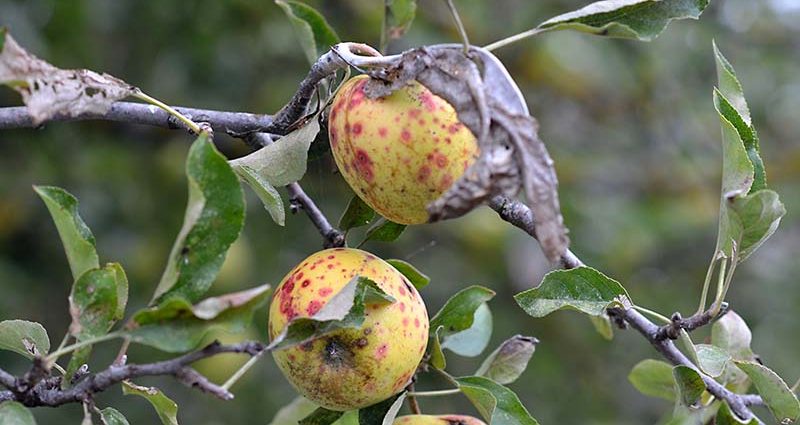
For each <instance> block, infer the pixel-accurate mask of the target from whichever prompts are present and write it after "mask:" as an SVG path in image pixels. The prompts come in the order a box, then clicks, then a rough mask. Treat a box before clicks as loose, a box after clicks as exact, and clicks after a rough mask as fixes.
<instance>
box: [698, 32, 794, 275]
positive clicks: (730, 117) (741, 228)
mask: <svg viewBox="0 0 800 425" xmlns="http://www.w3.org/2000/svg"><path fill="white" fill-rule="evenodd" d="M714 55H715V58H716V63H717V75H718V79H719V88H718V89H716V90H715V91H714V106H715V107H716V109H717V113H718V114H719V119H720V124H721V126H722V142H723V166H722V201H721V203H720V220H719V236H718V238H717V250H718V251H721V252H722V253H723V254H725V256H727V257H729V258H730V257H733V256H734V254H735V255H736V256H737V258H738V261H744V260H746V259H747V257H749V256H750V254H752V253H753V252H754V251H755V250H756V249H758V247H759V246H761V244H763V243H764V241H766V240H767V238H769V237H770V236H772V234H773V233H775V230H777V228H778V225H779V224H780V221H781V218H782V217H783V216H784V215H785V214H786V209H785V208H784V206H783V203H781V201H780V199H779V197H778V194H777V193H775V192H774V191H772V190H769V189H767V178H766V171H765V170H764V163H763V161H762V159H761V155H760V149H759V143H758V136H757V134H756V131H755V128H754V127H753V125H752V121H751V118H750V111H749V109H748V107H747V102H746V100H745V98H744V92H743V90H742V85H741V84H740V83H739V80H738V78H737V77H736V73H735V71H734V69H733V67H732V66H731V64H730V62H728V60H727V59H725V57H724V56H723V55H722V53H721V52H720V51H719V49H717V46H716V44H714Z"/></svg>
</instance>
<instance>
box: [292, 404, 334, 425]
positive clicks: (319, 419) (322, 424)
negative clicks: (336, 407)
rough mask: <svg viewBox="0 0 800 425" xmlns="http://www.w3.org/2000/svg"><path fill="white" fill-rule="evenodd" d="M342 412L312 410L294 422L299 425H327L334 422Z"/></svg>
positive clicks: (320, 408)
mask: <svg viewBox="0 0 800 425" xmlns="http://www.w3.org/2000/svg"><path fill="white" fill-rule="evenodd" d="M343 414H344V412H337V411H333V410H328V409H326V408H324V407H318V408H316V409H314V411H313V412H311V413H310V414H309V415H308V416H306V417H304V418H302V419H301V420H300V421H298V422H296V423H299V424H300V425H328V424H332V423H334V422H336V421H337V420H338V419H339V418H341V417H342V415H343Z"/></svg>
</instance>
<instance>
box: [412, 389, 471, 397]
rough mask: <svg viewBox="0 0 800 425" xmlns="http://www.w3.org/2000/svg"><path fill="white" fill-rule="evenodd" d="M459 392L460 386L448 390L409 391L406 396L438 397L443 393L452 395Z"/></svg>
mask: <svg viewBox="0 0 800 425" xmlns="http://www.w3.org/2000/svg"><path fill="white" fill-rule="evenodd" d="M460 392H461V389H460V388H452V389H449V390H436V391H409V392H408V393H406V396H407V397H438V396H443V395H453V394H458V393H460Z"/></svg>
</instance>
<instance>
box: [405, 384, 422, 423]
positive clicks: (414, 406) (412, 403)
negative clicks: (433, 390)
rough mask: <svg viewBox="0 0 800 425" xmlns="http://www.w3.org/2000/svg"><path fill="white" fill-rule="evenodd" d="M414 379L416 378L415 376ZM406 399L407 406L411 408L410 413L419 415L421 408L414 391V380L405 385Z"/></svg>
mask: <svg viewBox="0 0 800 425" xmlns="http://www.w3.org/2000/svg"><path fill="white" fill-rule="evenodd" d="M415 379H416V378H415ZM406 391H408V392H407V393H406V401H408V408H409V409H410V410H411V413H412V414H414V415H419V414H421V413H422V410H421V409H420V408H419V402H418V401H417V397H416V396H417V393H415V392H414V382H413V381H412V382H411V383H410V384H408V386H407V387H406Z"/></svg>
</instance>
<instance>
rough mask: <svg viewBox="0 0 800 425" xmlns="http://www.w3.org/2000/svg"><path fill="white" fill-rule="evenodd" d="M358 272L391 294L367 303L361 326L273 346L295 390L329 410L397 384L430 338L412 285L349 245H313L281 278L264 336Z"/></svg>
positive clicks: (307, 311) (357, 403) (307, 313)
mask: <svg viewBox="0 0 800 425" xmlns="http://www.w3.org/2000/svg"><path fill="white" fill-rule="evenodd" d="M356 276H362V277H366V278H369V279H371V280H373V281H374V282H375V283H377V284H378V286H379V287H380V288H381V289H382V290H383V291H384V292H386V293H387V294H389V295H391V296H392V297H393V298H394V299H395V302H393V303H390V304H368V305H367V308H366V313H365V315H366V318H365V320H364V323H363V325H362V326H361V328H360V329H340V330H337V331H334V332H331V333H329V334H326V335H324V336H322V337H320V338H317V339H315V340H312V341H310V342H307V343H304V344H301V345H297V346H294V347H290V348H286V349H282V350H276V351H273V353H272V355H273V357H274V358H275V362H276V363H277V365H278V368H280V370H281V372H283V374H284V375H285V376H286V378H287V379H288V381H289V382H290V383H291V384H292V385H293V386H294V387H295V389H297V391H298V392H299V393H300V394H302V395H303V396H305V397H306V398H308V399H309V400H311V401H313V402H314V403H317V404H318V405H320V406H322V407H325V408H327V409H330V410H337V411H347V410H353V409H359V408H362V407H366V406H370V405H372V404H375V403H377V402H379V401H382V400H385V399H387V398H389V397H391V396H392V395H394V394H397V393H398V392H400V391H401V390H402V389H403V388H405V387H406V386H407V385H408V383H409V382H410V380H411V378H412V377H413V376H414V373H415V371H416V369H417V366H418V365H419V363H420V360H421V359H422V356H423V354H424V353H425V348H426V346H427V343H428V325H429V324H428V313H427V311H426V309H425V304H424V303H423V301H422V297H420V295H419V293H418V292H417V290H416V288H414V286H413V285H411V283H410V282H409V281H408V279H407V278H406V277H405V276H403V274H401V273H400V272H398V271H397V270H396V269H395V268H394V267H392V266H391V265H390V264H388V263H387V262H385V261H383V260H381V259H380V258H378V257H376V256H374V255H372V254H370V253H368V252H365V251H361V250H358V249H352V248H333V249H327V250H323V251H320V252H317V253H316V254H313V255H311V256H310V257H308V258H306V259H305V260H303V261H302V262H301V263H300V264H299V265H297V266H296V267H295V268H294V269H292V271H290V272H289V274H287V275H286V277H284V278H283V280H282V281H281V283H280V284H279V285H278V287H277V288H276V289H275V294H274V295H273V298H272V302H271V305H270V310H269V325H268V332H269V337H270V340H272V339H274V338H275V336H277V335H278V334H280V333H281V331H282V330H283V329H284V327H285V326H286V325H287V324H288V323H289V321H291V320H292V319H295V318H298V317H311V316H313V315H314V314H316V313H317V312H318V311H319V310H320V309H321V308H322V307H323V306H325V304H326V303H327V302H328V300H330V299H331V297H333V296H334V295H335V294H336V293H338V292H339V291H340V290H341V289H342V288H343V287H344V286H345V285H347V283H348V282H350V281H351V280H352V279H353V278H354V277H356Z"/></svg>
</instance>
